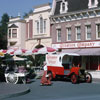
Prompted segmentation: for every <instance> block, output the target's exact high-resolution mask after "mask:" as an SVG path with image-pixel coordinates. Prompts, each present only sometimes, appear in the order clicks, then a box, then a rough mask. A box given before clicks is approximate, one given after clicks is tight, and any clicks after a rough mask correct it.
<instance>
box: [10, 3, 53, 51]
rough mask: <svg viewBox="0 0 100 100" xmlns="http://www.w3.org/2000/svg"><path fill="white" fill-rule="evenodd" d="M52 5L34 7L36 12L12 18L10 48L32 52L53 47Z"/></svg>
mask: <svg viewBox="0 0 100 100" xmlns="http://www.w3.org/2000/svg"><path fill="white" fill-rule="evenodd" d="M50 11H51V4H50V3H47V4H43V5H39V6H36V7H34V11H33V12H32V13H31V14H28V16H27V17H24V19H23V20H22V19H21V18H20V17H19V16H18V17H14V18H10V21H9V23H8V48H22V49H27V50H31V49H34V48H41V47H44V46H51V43H52V39H51V34H50V19H49V17H50Z"/></svg>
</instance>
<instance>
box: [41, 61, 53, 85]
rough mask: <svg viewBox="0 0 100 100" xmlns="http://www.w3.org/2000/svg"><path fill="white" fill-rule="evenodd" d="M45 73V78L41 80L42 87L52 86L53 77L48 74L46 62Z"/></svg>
mask: <svg viewBox="0 0 100 100" xmlns="http://www.w3.org/2000/svg"><path fill="white" fill-rule="evenodd" d="M43 70H44V73H43V76H42V78H41V85H42V86H43V85H47V86H50V85H51V76H50V75H49V74H47V63H46V62H44V67H43Z"/></svg>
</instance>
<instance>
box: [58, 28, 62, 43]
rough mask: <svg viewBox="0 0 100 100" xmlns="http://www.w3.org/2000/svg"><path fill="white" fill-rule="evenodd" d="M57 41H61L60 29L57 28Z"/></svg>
mask: <svg viewBox="0 0 100 100" xmlns="http://www.w3.org/2000/svg"><path fill="white" fill-rule="evenodd" d="M57 42H61V29H57Z"/></svg>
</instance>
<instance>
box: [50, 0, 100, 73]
mask: <svg viewBox="0 0 100 100" xmlns="http://www.w3.org/2000/svg"><path fill="white" fill-rule="evenodd" d="M50 20H51V33H52V46H53V47H55V48H58V49H59V50H61V52H68V53H78V54H80V55H81V57H82V62H84V66H85V67H86V69H88V70H96V71H97V70H100V0H53V6H52V12H51V17H50Z"/></svg>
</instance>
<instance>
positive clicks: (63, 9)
mask: <svg viewBox="0 0 100 100" xmlns="http://www.w3.org/2000/svg"><path fill="white" fill-rule="evenodd" d="M62 11H65V3H62Z"/></svg>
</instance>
